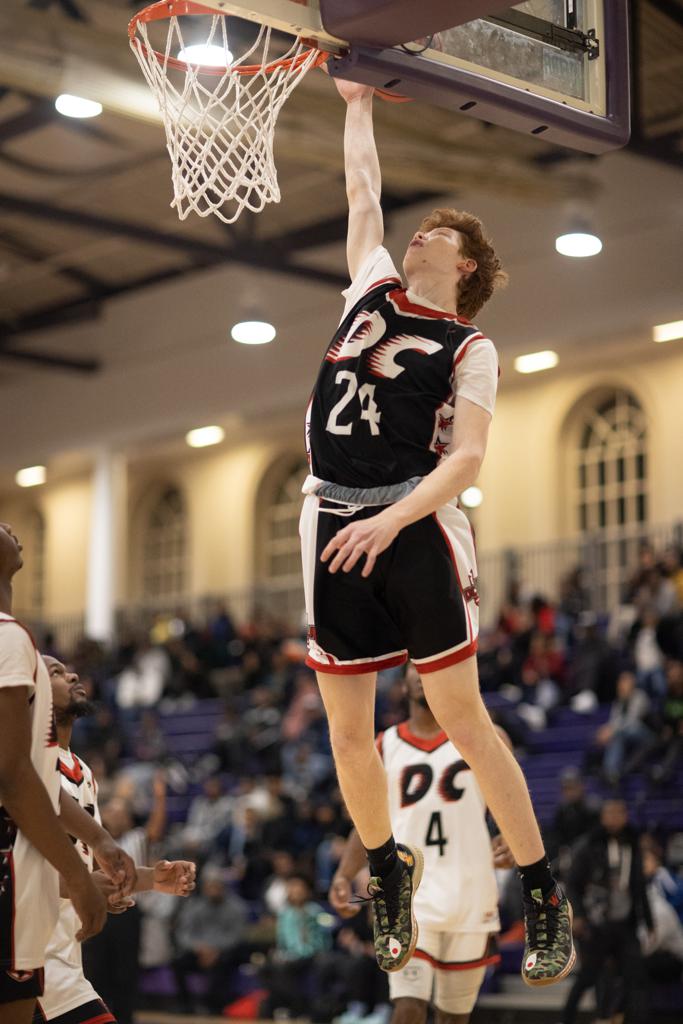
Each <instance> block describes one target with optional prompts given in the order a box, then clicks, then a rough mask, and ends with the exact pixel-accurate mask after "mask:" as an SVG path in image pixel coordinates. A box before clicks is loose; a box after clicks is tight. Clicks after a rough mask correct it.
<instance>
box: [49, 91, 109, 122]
mask: <svg viewBox="0 0 683 1024" xmlns="http://www.w3.org/2000/svg"><path fill="white" fill-rule="evenodd" d="M55 107H56V108H57V110H58V111H59V113H60V114H63V115H64V117H97V116H98V115H99V114H101V113H102V104H101V103H98V102H97V101H96V100H86V99H84V98H83V97H82V96H72V95H71V94H70V93H68V92H63V93H62V95H61V96H58V97H57V99H56V100H55Z"/></svg>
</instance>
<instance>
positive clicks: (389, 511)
mask: <svg viewBox="0 0 683 1024" xmlns="http://www.w3.org/2000/svg"><path fill="white" fill-rule="evenodd" d="M490 423H491V416H490V415H489V413H488V412H486V410H485V409H482V408H481V407H480V406H478V405H475V403H474V402H470V401H469V400H468V399H466V398H459V399H457V401H456V403H455V412H454V425H453V436H454V437H455V438H456V439H457V440H456V443H455V448H454V450H453V451H452V452H451V454H450V455H449V456H448V457H447V458H446V459H444V460H443V462H441V463H440V465H438V466H437V467H436V469H433V470H432V472H431V473H428V474H427V476H426V477H424V479H423V480H421V481H420V483H419V484H418V486H417V487H416V488H415V490H414V491H413V492H412V494H409V495H408V496H407V497H405V498H402V499H401V501H397V502H396V504H394V505H389V506H388V507H387V508H385V509H384V510H383V511H382V512H379V513H378V514H377V515H376V516H371V517H370V518H369V519H365V520H362V521H360V522H356V523H352V524H351V525H350V526H346V527H345V528H344V529H343V530H340V531H339V532H338V533H337V534H336V535H335V536H334V537H333V539H332V540H331V541H330V543H329V544H328V545H327V547H326V548H325V550H324V551H323V553H322V555H321V556H320V557H321V560H322V561H323V562H327V561H328V560H329V559H331V561H330V565H329V570H330V572H337V570H338V569H342V571H343V572H350V571H351V569H353V567H354V565H355V564H356V563H357V562H358V560H359V559H360V558H361V557H362V556H363V555H365V556H366V561H365V566H364V567H363V570H362V575H363V576H369V575H370V573H371V572H372V570H373V568H374V565H375V561H376V560H377V556H378V555H380V554H381V553H382V552H383V551H385V550H386V549H387V548H388V547H389V545H390V544H391V542H392V541H393V540H394V539H395V538H396V536H397V535H398V533H399V531H400V530H402V529H403V528H404V527H405V526H408V525H409V524H410V523H415V522H417V520H418V519H422V518H424V516H428V515H431V514H432V512H435V511H436V509H438V508H441V506H442V505H445V504H447V503H448V502H449V501H452V499H453V498H455V497H456V496H457V495H458V494H460V493H461V492H462V491H464V490H465V488H467V487H469V486H471V484H473V483H474V481H475V480H476V479H477V476H478V474H479V470H480V468H481V464H482V462H483V459H484V455H485V454H486V442H487V439H488V431H489V425H490Z"/></svg>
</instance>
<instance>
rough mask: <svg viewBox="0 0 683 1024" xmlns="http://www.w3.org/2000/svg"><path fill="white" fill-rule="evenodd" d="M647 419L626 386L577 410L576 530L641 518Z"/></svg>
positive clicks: (643, 514) (644, 506)
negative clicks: (580, 410) (578, 411)
mask: <svg viewBox="0 0 683 1024" xmlns="http://www.w3.org/2000/svg"><path fill="white" fill-rule="evenodd" d="M647 469H648V467H647V424H646V420H645V414H644V412H643V410H642V408H641V407H640V404H639V402H638V400H637V399H636V398H635V397H634V395H632V394H631V393H630V392H628V391H624V390H614V391H612V392H610V393H607V394H604V393H603V395H602V396H601V397H600V398H599V399H598V400H597V401H595V402H593V403H592V404H591V405H589V406H586V407H585V409H584V411H583V415H582V425H581V429H580V433H579V446H578V450H577V452H576V477H575V479H576V488H577V500H576V510H577V519H578V522H577V526H578V528H579V530H581V531H582V532H585V531H592V530H601V529H605V528H606V527H619V526H631V525H635V524H638V523H645V522H646V521H647V517H648V508H647Z"/></svg>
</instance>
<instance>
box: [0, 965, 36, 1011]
mask: <svg viewBox="0 0 683 1024" xmlns="http://www.w3.org/2000/svg"><path fill="white" fill-rule="evenodd" d="M44 985H45V971H44V970H43V968H42V967H36V968H35V970H32V971H19V970H17V971H12V970H9V969H8V968H7V967H3V968H0V1006H1V1005H2V1004H3V1003H18V1002H19V1001H20V1000H22V999H35V998H36V997H37V996H42V994H43V987H44ZM0 1016H2V1014H0Z"/></svg>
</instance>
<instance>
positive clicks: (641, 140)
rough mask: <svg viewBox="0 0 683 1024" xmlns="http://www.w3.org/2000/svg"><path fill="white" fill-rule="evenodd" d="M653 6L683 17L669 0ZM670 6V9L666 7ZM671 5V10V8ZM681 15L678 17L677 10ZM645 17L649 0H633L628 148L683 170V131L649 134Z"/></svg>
mask: <svg viewBox="0 0 683 1024" xmlns="http://www.w3.org/2000/svg"><path fill="white" fill-rule="evenodd" d="M647 3H649V4H650V5H651V6H653V7H656V8H657V9H658V10H661V11H662V13H665V14H667V15H668V16H669V17H672V18H673V20H674V21H677V20H679V18H680V19H681V20H680V23H681V24H683V17H681V13H680V6H679V5H678V4H671V3H669V2H667V0H658V2H656V3H655V2H654V0H647ZM664 8H667V10H664ZM670 8H671V10H669V9H670ZM673 8H675V9H676V11H677V12H678V17H674V10H673ZM644 16H645V0H631V19H630V27H631V31H630V40H631V139H630V142H629V144H628V147H627V148H628V149H629V150H630V151H631V152H633V153H637V154H638V155H639V156H644V157H647V158H648V159H649V160H658V161H659V162H660V163H665V164H669V165H670V166H671V167H675V168H676V169H677V170H681V169H683V151H682V150H681V139H682V138H683V134H682V133H680V132H670V133H667V134H666V135H662V136H660V137H657V136H652V135H650V134H649V128H650V126H648V124H647V122H646V119H645V114H644V107H643V91H642V83H641V72H642V68H643V48H642V20H643V17H644Z"/></svg>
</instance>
